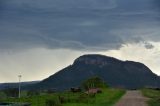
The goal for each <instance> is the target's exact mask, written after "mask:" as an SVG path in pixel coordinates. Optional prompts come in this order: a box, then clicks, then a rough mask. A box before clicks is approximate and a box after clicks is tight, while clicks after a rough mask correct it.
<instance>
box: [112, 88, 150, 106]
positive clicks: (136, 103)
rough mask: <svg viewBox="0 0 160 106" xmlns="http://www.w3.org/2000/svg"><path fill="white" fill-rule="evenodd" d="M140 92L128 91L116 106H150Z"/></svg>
mask: <svg viewBox="0 0 160 106" xmlns="http://www.w3.org/2000/svg"><path fill="white" fill-rule="evenodd" d="M146 101H147V98H145V97H143V96H142V94H141V92H140V91H127V92H126V94H125V95H124V96H123V97H122V98H121V99H120V101H119V102H118V103H117V104H116V105H115V106H148V105H147V103H146Z"/></svg>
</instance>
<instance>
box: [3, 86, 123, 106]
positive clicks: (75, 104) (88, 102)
mask: <svg viewBox="0 0 160 106" xmlns="http://www.w3.org/2000/svg"><path fill="white" fill-rule="evenodd" d="M124 93H125V90H120V89H112V88H106V89H103V92H102V93H100V94H96V95H95V96H94V95H86V94H84V93H72V92H62V93H53V94H41V95H39V96H38V95H37V96H31V97H22V98H20V99H18V98H6V99H0V102H27V103H31V104H32V106H46V101H47V100H54V101H56V102H59V97H62V99H63V103H62V104H60V106H112V105H114V104H115V103H116V102H117V101H118V100H119V99H120V98H121V97H122V96H123V94H124ZM54 106H56V105H54Z"/></svg>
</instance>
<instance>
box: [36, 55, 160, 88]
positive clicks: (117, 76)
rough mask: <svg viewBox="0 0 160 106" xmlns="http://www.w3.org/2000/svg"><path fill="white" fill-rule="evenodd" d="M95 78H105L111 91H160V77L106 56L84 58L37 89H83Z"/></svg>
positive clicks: (128, 62)
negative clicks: (85, 82) (153, 88)
mask: <svg viewBox="0 0 160 106" xmlns="http://www.w3.org/2000/svg"><path fill="white" fill-rule="evenodd" d="M93 76H99V77H101V78H102V79H103V80H104V81H105V82H106V83H107V84H108V85H110V86H111V87H121V88H128V89H135V88H141V87H148V86H150V87H160V77H159V76H157V75H156V74H154V73H153V72H152V71H151V70H150V69H149V68H148V67H147V66H145V65H144V64H142V63H138V62H133V61H121V60H118V59H115V58H112V57H107V56H103V55H84V56H81V57H79V58H77V59H76V60H75V61H74V63H73V65H71V66H68V67H66V68H65V69H62V70H61V71H59V72H57V73H56V74H54V75H52V76H50V77H49V78H47V79H44V80H43V81H42V82H40V83H39V84H37V85H36V87H37V88H41V89H45V88H56V89H59V90H64V89H69V88H70V87H77V86H80V84H81V83H82V82H83V81H84V80H86V79H88V78H90V77H93Z"/></svg>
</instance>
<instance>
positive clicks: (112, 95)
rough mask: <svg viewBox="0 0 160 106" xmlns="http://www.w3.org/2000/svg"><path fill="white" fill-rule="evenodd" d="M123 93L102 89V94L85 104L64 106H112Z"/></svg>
mask: <svg viewBox="0 0 160 106" xmlns="http://www.w3.org/2000/svg"><path fill="white" fill-rule="evenodd" d="M124 93H125V90H119V89H104V90H103V93H102V94H97V95H96V97H95V98H92V99H90V100H88V102H87V103H67V104H65V105H64V106H113V105H114V104H115V103H116V102H117V101H118V100H119V99H120V98H121V97H122V96H123V95H124Z"/></svg>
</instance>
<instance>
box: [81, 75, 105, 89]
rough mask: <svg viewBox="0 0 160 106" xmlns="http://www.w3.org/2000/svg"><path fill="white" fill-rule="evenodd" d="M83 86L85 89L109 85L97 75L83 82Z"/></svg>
mask: <svg viewBox="0 0 160 106" xmlns="http://www.w3.org/2000/svg"><path fill="white" fill-rule="evenodd" d="M82 87H83V88H84V89H85V90H88V89H90V88H105V87H107V85H106V84H105V83H104V81H103V80H102V79H101V78H99V77H97V76H96V77H91V78H89V79H87V80H85V81H84V82H83V83H82Z"/></svg>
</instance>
